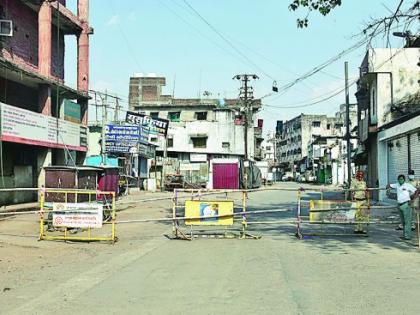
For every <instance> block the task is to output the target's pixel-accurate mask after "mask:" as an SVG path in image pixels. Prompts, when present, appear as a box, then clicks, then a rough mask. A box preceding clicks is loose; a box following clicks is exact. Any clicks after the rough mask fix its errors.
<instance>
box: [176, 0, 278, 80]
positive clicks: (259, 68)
mask: <svg viewBox="0 0 420 315" xmlns="http://www.w3.org/2000/svg"><path fill="white" fill-rule="evenodd" d="M182 1H183V2H184V3H185V5H186V6H187V7H188V8H189V9H190V10H191V11H192V12H193V13H194V14H195V15H196V16H197V17H198V18H199V19H200V20H201V21H203V22H204V23H205V24H206V25H207V26H208V27H209V28H210V29H211V30H212V31H213V32H215V33H216V34H217V35H218V36H219V37H220V38H221V39H222V40H223V41H224V42H225V43H226V44H227V45H228V46H229V47H230V48H232V49H233V50H234V51H235V52H236V53H237V54H238V55H240V56H242V58H244V59H245V60H246V61H247V62H248V63H250V64H251V65H252V66H253V67H254V68H255V69H257V70H259V71H260V72H261V73H262V74H264V75H265V76H266V77H268V78H270V79H272V80H274V81H276V78H274V77H273V76H271V75H270V74H268V73H267V72H266V71H264V69H262V68H261V67H260V66H258V65H257V64H256V63H255V62H254V61H253V60H251V59H250V58H249V57H248V56H247V55H245V54H244V53H243V52H242V51H241V50H240V49H238V48H237V47H236V46H235V45H234V44H233V43H232V42H231V41H230V40H229V39H228V38H227V37H226V36H225V35H224V34H223V33H222V32H220V31H219V30H218V29H217V28H216V27H215V26H213V25H212V24H211V23H210V22H209V21H208V20H207V19H206V18H204V17H203V16H202V15H201V14H200V12H198V11H197V10H196V9H195V8H194V7H193V6H192V5H191V4H190V3H189V2H188V1H187V0H182Z"/></svg>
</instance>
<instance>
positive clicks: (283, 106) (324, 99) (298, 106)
mask: <svg viewBox="0 0 420 315" xmlns="http://www.w3.org/2000/svg"><path fill="white" fill-rule="evenodd" d="M356 82H357V80H355V81H353V82H352V83H351V84H350V85H349V87H350V86H352V85H354V84H355V83H356ZM344 91H345V89H340V90H339V91H338V92H335V93H334V94H332V95H330V96H328V97H325V98H323V99H321V100H318V101H316V102H312V103H308V104H303V105H297V106H286V105H281V106H278V105H268V104H264V106H267V107H271V108H283V109H284V108H304V107H310V106H314V105H316V104H319V103H322V102H325V101H328V100H330V99H332V98H333V97H335V96H337V95H340V94H341V93H343V92H344Z"/></svg>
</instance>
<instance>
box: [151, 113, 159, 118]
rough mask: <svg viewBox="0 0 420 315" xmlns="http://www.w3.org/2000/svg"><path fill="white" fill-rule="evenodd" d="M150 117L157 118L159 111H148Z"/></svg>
mask: <svg viewBox="0 0 420 315" xmlns="http://www.w3.org/2000/svg"><path fill="white" fill-rule="evenodd" d="M150 117H152V118H159V112H150Z"/></svg>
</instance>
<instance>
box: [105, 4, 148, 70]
mask: <svg viewBox="0 0 420 315" xmlns="http://www.w3.org/2000/svg"><path fill="white" fill-rule="evenodd" d="M109 3H110V4H111V9H112V11H113V13H116V12H117V11H116V9H115V5H114V0H109ZM116 24H117V28H118V30H119V32H120V33H121V36H122V38H123V40H124V42H125V44H126V46H127V49H128V52H129V53H130V55H131V58H132V59H133V61H134V63H135V64H136V66H137V68H138V69H139V70H140V71H142V72H144V69H143V67H142V66H141V64H140V63H139V61H138V59H137V56H136V54H135V53H134V52H133V51H134V49H133V47H132V46H131V44H130V41H129V40H128V38H127V35H126V34H125V32H124V29H123V28H122V27H121V25H120V23H116Z"/></svg>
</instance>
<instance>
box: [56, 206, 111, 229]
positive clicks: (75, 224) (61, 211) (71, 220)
mask: <svg viewBox="0 0 420 315" xmlns="http://www.w3.org/2000/svg"><path fill="white" fill-rule="evenodd" d="M52 221H53V226H55V227H68V228H101V227H102V221H103V205H100V204H93V203H58V202H56V203H54V204H53V217H52Z"/></svg>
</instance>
